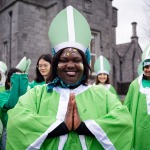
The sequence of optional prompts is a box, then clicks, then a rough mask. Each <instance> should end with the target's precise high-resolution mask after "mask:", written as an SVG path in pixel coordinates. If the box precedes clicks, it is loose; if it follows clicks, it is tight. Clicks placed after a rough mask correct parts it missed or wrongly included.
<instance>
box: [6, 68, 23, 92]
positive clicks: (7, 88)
mask: <svg viewBox="0 0 150 150" xmlns="http://www.w3.org/2000/svg"><path fill="white" fill-rule="evenodd" d="M16 72H20V73H23V71H21V70H20V69H18V68H11V69H10V70H9V71H8V74H7V78H6V81H5V89H6V90H9V89H10V78H11V76H12V75H13V74H14V73H16Z"/></svg>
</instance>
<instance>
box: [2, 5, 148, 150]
mask: <svg viewBox="0 0 150 150" xmlns="http://www.w3.org/2000/svg"><path fill="white" fill-rule="evenodd" d="M62 26H63V28H62ZM83 33H84V34H83ZM48 36H49V39H50V42H51V45H52V52H51V54H52V56H51V54H42V55H41V56H40V57H39V58H38V60H37V63H36V66H35V72H36V76H35V78H34V80H33V81H31V82H29V79H28V72H29V68H30V65H31V60H30V59H27V58H26V57H24V58H23V59H22V60H21V61H20V62H19V64H18V65H17V66H16V67H14V68H10V69H9V70H8V71H7V65H6V64H5V63H4V62H2V61H0V119H1V122H0V123H1V124H0V128H1V129H0V132H1V133H0V134H1V140H0V149H1V150H104V149H105V150H150V140H149V136H150V48H147V49H146V50H145V51H144V53H143V55H142V62H141V63H140V66H139V68H138V71H139V72H140V73H139V77H138V78H136V79H135V80H134V81H133V82H132V83H131V84H130V87H129V90H128V93H127V95H126V98H125V100H124V103H123V104H122V103H121V102H120V98H119V96H118V94H117V92H116V90H115V88H114V87H113V86H112V85H111V84H110V81H109V72H110V68H111V67H110V64H109V61H108V60H107V59H106V58H105V57H104V56H102V55H100V56H99V57H98V58H97V60H96V61H95V64H94V71H95V73H96V79H95V83H94V84H93V85H89V84H88V79H89V74H90V71H91V67H90V65H89V62H90V50H89V45H90V41H91V30H90V27H89V24H88V22H87V21H86V19H85V18H84V16H83V15H82V14H81V13H80V12H79V11H78V10H76V9H75V8H73V7H72V6H68V7H66V8H65V9H64V10H62V11H61V12H59V13H58V14H57V15H56V17H55V18H54V19H53V21H52V23H51V25H50V28H49V32H48ZM6 72H7V74H6Z"/></svg>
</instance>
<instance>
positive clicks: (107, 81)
mask: <svg viewBox="0 0 150 150" xmlns="http://www.w3.org/2000/svg"><path fill="white" fill-rule="evenodd" d="M98 75H99V74H98ZM98 75H97V76H96V80H95V84H96V85H97V84H99V83H100V81H99V80H98ZM105 84H110V81H109V75H108V74H107V80H106V82H105Z"/></svg>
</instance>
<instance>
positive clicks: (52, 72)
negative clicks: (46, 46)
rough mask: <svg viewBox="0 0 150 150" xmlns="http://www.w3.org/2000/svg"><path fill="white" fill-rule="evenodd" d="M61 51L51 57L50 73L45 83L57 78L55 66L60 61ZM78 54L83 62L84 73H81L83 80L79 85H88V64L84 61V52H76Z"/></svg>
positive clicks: (89, 69)
mask: <svg viewBox="0 0 150 150" xmlns="http://www.w3.org/2000/svg"><path fill="white" fill-rule="evenodd" d="M63 50H64V49H62V50H60V51H58V52H57V53H56V54H55V56H54V57H53V59H52V67H51V73H50V75H49V76H48V77H47V80H46V83H49V82H52V81H53V80H54V79H55V78H56V77H57V66H58V62H59V59H60V55H61V54H62V52H63ZM78 52H79V53H80V55H81V57H82V60H83V65H84V73H83V75H85V79H84V80H83V81H82V82H81V83H82V84H84V85H86V84H87V83H88V78H89V73H90V71H91V68H90V66H89V64H88V63H87V60H86V57H85V54H84V52H82V51H81V50H78Z"/></svg>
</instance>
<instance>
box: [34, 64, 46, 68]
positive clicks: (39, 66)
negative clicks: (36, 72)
mask: <svg viewBox="0 0 150 150" xmlns="http://www.w3.org/2000/svg"><path fill="white" fill-rule="evenodd" d="M42 67H43V68H47V67H48V65H47V64H43V65H38V66H37V68H38V69H41V68H42Z"/></svg>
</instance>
